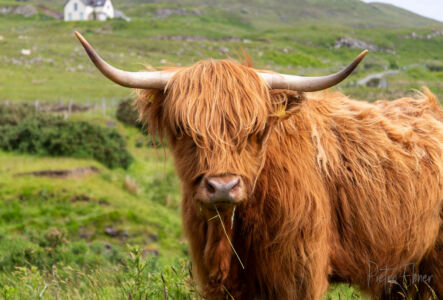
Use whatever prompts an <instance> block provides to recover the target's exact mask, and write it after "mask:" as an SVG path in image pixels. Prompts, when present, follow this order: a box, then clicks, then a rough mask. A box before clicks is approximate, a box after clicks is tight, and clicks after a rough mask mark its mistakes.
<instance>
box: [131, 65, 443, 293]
mask: <svg viewBox="0 0 443 300" xmlns="http://www.w3.org/2000/svg"><path fill="white" fill-rule="evenodd" d="M136 104H137V106H138V108H139V111H140V118H141V119H143V120H145V121H146V122H147V123H149V125H150V128H151V130H152V131H153V132H158V133H159V134H160V135H166V136H167V138H168V140H169V145H170V147H171V151H172V153H173V155H174V158H175V163H176V168H177V172H178V175H179V176H180V179H181V181H182V192H183V204H182V214H183V224H184V227H185V230H186V234H187V237H188V239H189V242H190V246H191V253H192V260H193V262H194V266H195V272H196V275H197V277H198V279H199V281H200V284H201V287H202V289H203V291H204V293H205V295H206V297H207V298H208V299H225V298H226V297H228V296H229V295H232V296H233V297H234V298H235V299H321V298H322V296H323V294H324V293H325V291H326V289H327V287H328V282H330V281H346V282H351V283H354V284H357V285H359V286H360V287H361V288H362V289H363V290H366V291H368V292H370V293H371V294H372V295H373V296H374V298H376V299H378V298H386V299H389V298H390V297H395V296H396V295H398V293H397V290H398V288H399V287H398V285H395V284H393V283H392V280H393V279H395V280H397V282H402V281H403V279H404V278H409V279H411V281H412V279H413V278H415V277H414V275H416V274H419V275H421V276H423V275H427V276H430V278H431V280H430V281H429V285H430V286H432V288H433V289H434V291H435V292H436V293H437V295H438V296H439V297H442V296H443V225H442V219H443V202H442V201H443V200H442V199H443V186H442V174H443V173H442V172H443V152H442V150H443V148H442V145H443V124H442V121H443V112H442V110H441V108H440V106H439V104H438V101H437V99H436V98H435V97H434V96H433V95H432V94H431V93H430V92H429V91H428V90H427V89H426V90H425V93H424V94H419V95H418V97H417V98H416V99H410V98H404V99H399V100H396V101H392V102H386V101H380V102H376V103H374V104H370V103H366V102H357V101H353V100H350V99H348V98H347V97H345V96H344V95H342V94H340V93H336V92H335V93H333V92H328V91H324V92H319V93H310V94H306V95H305V94H302V93H297V92H291V91H286V90H269V89H268V87H267V86H266V84H265V83H264V82H263V81H262V80H261V79H260V78H259V76H258V75H257V73H256V72H255V71H254V70H253V69H252V68H249V67H246V66H243V65H240V64H238V63H236V62H233V61H213V60H209V61H201V62H199V63H197V64H195V65H193V66H190V67H187V68H182V69H179V70H178V73H177V74H176V75H175V76H174V77H173V78H172V79H171V80H170V82H169V83H168V86H167V88H166V90H165V91H158V90H142V91H139V98H138V100H137V101H136ZM208 174H209V175H218V174H235V175H239V176H242V178H243V179H244V181H245V182H246V183H247V189H248V193H249V197H248V199H247V201H245V202H243V203H242V204H240V205H238V206H237V207H236V213H235V215H233V208H227V209H224V210H223V211H222V213H221V218H222V219H223V221H224V224H226V226H225V227H226V230H227V235H228V237H229V238H230V239H231V240H232V242H233V245H234V248H235V250H236V251H237V252H238V254H239V256H240V258H241V260H242V262H243V263H244V265H245V269H244V270H243V269H242V268H241V266H240V263H239V261H238V259H237V257H236V256H235V255H234V254H233V251H232V249H231V247H230V245H229V242H228V240H227V237H226V236H225V234H224V232H223V228H222V227H221V223H220V222H218V221H216V220H211V221H208V220H209V219H211V217H212V216H214V211H213V210H210V209H208V208H202V207H201V206H200V205H199V203H198V202H197V201H195V199H194V195H195V189H196V183H197V182H198V180H199V178H201V176H202V175H208ZM233 216H234V218H232V217H233ZM231 222H232V223H231ZM382 269H386V272H385V271H382ZM385 273H386V274H388V275H389V278H386V280H384V277H381V276H383V275H385ZM420 278H421V279H423V277H420ZM388 281H389V282H388ZM422 281H423V280H422ZM422 281H417V284H418V285H422V286H419V291H418V292H416V294H420V295H421V296H423V295H425V294H427V293H428V292H429V288H428V286H427V285H425V283H424V282H422ZM422 299H423V298H422Z"/></svg>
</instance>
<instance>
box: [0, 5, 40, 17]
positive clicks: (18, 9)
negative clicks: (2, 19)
mask: <svg viewBox="0 0 443 300" xmlns="http://www.w3.org/2000/svg"><path fill="white" fill-rule="evenodd" d="M0 14H2V15H9V14H12V15H22V16H24V17H31V16H33V15H36V14H38V10H37V8H36V7H35V6H34V5H30V4H29V5H17V6H2V7H0Z"/></svg>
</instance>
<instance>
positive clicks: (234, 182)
mask: <svg viewBox="0 0 443 300" xmlns="http://www.w3.org/2000/svg"><path fill="white" fill-rule="evenodd" d="M239 184H240V180H239V179H238V178H236V179H234V180H232V181H231V182H229V183H228V184H227V189H228V190H233V189H235V188H236V187H238V186H239Z"/></svg>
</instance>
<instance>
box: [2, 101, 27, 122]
mask: <svg viewBox="0 0 443 300" xmlns="http://www.w3.org/2000/svg"><path fill="white" fill-rule="evenodd" d="M32 114H35V108H34V107H33V106H32V105H29V104H23V105H13V104H11V105H8V106H6V105H5V104H0V125H17V124H18V123H19V122H20V121H21V120H23V119H24V118H25V117H26V116H29V115H32Z"/></svg>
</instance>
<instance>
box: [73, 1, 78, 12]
mask: <svg viewBox="0 0 443 300" xmlns="http://www.w3.org/2000/svg"><path fill="white" fill-rule="evenodd" d="M77 8H78V4H77V3H74V10H75V11H77Z"/></svg>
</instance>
